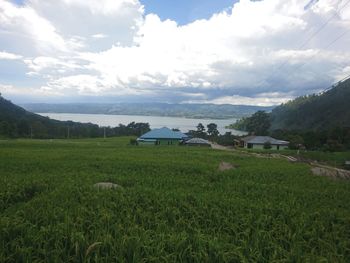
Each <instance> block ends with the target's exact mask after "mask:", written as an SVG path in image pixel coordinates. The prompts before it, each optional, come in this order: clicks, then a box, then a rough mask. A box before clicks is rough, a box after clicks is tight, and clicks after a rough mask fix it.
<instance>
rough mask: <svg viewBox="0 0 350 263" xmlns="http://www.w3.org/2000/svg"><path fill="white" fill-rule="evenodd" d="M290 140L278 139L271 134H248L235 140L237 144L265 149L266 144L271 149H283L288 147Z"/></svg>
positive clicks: (248, 147) (249, 147)
mask: <svg viewBox="0 0 350 263" xmlns="http://www.w3.org/2000/svg"><path fill="white" fill-rule="evenodd" d="M288 144H289V142H287V141H282V140H277V139H274V138H272V137H270V136H247V137H243V138H241V139H239V140H235V145H236V146H239V147H243V148H247V149H265V146H266V145H269V146H270V149H271V150H283V149H287V148H288Z"/></svg>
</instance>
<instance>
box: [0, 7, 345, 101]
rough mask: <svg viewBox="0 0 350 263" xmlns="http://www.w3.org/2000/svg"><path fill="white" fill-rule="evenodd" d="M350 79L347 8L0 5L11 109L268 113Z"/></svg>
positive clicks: (0, 67) (1, 77)
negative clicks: (35, 105)
mask: <svg viewBox="0 0 350 263" xmlns="http://www.w3.org/2000/svg"><path fill="white" fill-rule="evenodd" d="M349 74H350V0H311V1H310V0H261V1H257V0H255V1H253V0H235V1H234V0H215V1H213V0H180V1H179V0H177V1H174V0H161V1H160V0H11V1H10V0H0V92H1V93H2V94H3V95H4V96H5V97H6V98H9V99H11V100H13V101H14V102H22V103H23V102H122V101H130V102H138V101H140V102H141V101H147V102H168V103H217V104H223V103H230V104H249V105H275V104H279V103H281V102H285V101H286V100H288V99H291V98H294V97H296V96H299V95H304V94H309V93H313V92H318V91H321V90H322V89H324V88H327V87H328V86H329V85H331V84H332V83H334V82H336V81H337V80H340V79H342V78H343V77H345V76H347V75H349Z"/></svg>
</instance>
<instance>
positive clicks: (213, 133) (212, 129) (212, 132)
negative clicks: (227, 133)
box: [207, 123, 219, 137]
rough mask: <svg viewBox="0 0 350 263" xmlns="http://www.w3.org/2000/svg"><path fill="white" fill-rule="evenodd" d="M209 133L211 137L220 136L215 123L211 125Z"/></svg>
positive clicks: (209, 125)
mask: <svg viewBox="0 0 350 263" xmlns="http://www.w3.org/2000/svg"><path fill="white" fill-rule="evenodd" d="M207 133H208V136H209V137H217V136H218V135H219V131H218V126H217V125H216V124H215V123H209V124H208V125H207Z"/></svg>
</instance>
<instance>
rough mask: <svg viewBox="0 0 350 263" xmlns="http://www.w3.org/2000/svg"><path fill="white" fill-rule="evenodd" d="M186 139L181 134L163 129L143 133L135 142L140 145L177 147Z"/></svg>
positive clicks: (185, 136)
mask: <svg viewBox="0 0 350 263" xmlns="http://www.w3.org/2000/svg"><path fill="white" fill-rule="evenodd" d="M187 137H188V136H187V135H185V134H183V133H182V132H179V131H173V130H171V129H169V128H166V127H163V128H160V129H154V130H151V131H149V132H147V133H145V134H144V135H142V136H140V137H139V138H138V139H137V142H138V143H139V144H140V145H178V144H179V143H180V142H182V141H183V140H185V139H187Z"/></svg>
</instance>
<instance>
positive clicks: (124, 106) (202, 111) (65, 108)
mask: <svg viewBox="0 0 350 263" xmlns="http://www.w3.org/2000/svg"><path fill="white" fill-rule="evenodd" d="M22 106H23V107H24V108H25V109H26V110H29V111H32V112H38V113H81V114H84V113H85V114H114V115H142V116H169V117H186V118H198V119H204V118H208V119H228V118H241V117H246V116H250V115H252V114H253V113H254V112H256V111H258V110H264V111H271V110H272V109H273V107H260V106H248V105H228V104H225V105H215V104H167V103H114V104H111V103H109V104H108V103H65V104H45V103H34V104H23V105H22Z"/></svg>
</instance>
